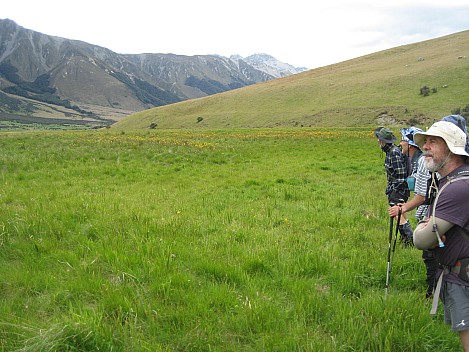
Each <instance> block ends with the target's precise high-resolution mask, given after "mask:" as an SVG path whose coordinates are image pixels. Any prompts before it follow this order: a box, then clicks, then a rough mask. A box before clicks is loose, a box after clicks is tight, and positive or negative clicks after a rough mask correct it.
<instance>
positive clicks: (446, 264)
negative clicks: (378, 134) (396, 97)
mask: <svg viewBox="0 0 469 352" xmlns="http://www.w3.org/2000/svg"><path fill="white" fill-rule="evenodd" d="M414 140H415V142H416V143H417V144H418V146H419V147H420V148H421V149H422V151H423V155H424V157H425V160H424V163H425V167H426V168H427V169H428V170H429V171H430V172H432V173H433V176H432V179H433V180H434V181H435V182H434V183H433V184H432V188H434V189H436V191H437V193H436V197H432V198H433V203H432V204H430V206H429V211H428V215H427V218H426V219H425V220H424V221H422V222H421V223H419V225H418V226H417V228H416V229H415V231H414V245H415V247H416V248H418V249H423V250H431V251H432V252H433V254H434V257H435V259H436V260H437V262H438V263H439V264H440V266H441V267H442V268H443V272H442V274H441V275H440V276H439V280H438V284H437V289H436V290H435V296H434V298H435V300H434V305H433V307H432V312H433V313H435V312H436V304H437V303H438V296H439V297H440V298H441V300H442V302H443V304H444V315H445V323H447V324H450V325H451V327H452V330H453V331H456V332H458V333H459V338H460V340H461V344H462V346H463V347H464V351H468V352H469V276H468V272H469V164H468V157H469V154H468V153H467V152H466V151H465V149H464V148H465V145H466V140H467V136H466V134H465V133H464V132H463V131H462V130H461V129H460V128H458V127H457V126H456V125H454V124H453V123H451V122H447V121H438V122H435V123H434V124H433V125H432V126H431V127H430V129H429V130H428V131H427V132H420V133H416V134H415V136H414ZM436 172H437V173H438V174H439V175H440V180H439V183H438V184H437V182H436V180H437V178H436V177H435V173H436ZM437 277H438V275H437ZM440 287H441V293H440V292H438V291H439V290H440Z"/></svg>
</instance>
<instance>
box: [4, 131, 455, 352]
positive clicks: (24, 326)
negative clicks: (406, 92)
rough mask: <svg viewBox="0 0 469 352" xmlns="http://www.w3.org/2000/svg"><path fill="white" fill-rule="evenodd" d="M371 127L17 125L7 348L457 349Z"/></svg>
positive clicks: (7, 144)
mask: <svg viewBox="0 0 469 352" xmlns="http://www.w3.org/2000/svg"><path fill="white" fill-rule="evenodd" d="M372 131H373V129H367V128H349V129H335V130H327V129H312V128H302V129H301V128H296V129H269V130H263V129H258V130H242V129H240V130H198V131H194V130H192V131H189V130H179V131H147V132H117V133H116V132H112V131H99V132H98V131H88V132H41V133H38V132H31V133H6V134H1V135H0V183H1V191H0V210H1V211H0V264H1V265H0V277H1V278H2V279H1V281H0V302H1V304H0V349H1V350H5V351H32V350H41V351H97V350H105V351H448V350H456V349H457V348H459V347H458V346H459V341H458V338H457V336H456V335H454V334H453V333H452V332H450V331H449V328H448V327H446V326H444V324H443V323H442V319H441V316H439V317H438V319H432V318H431V317H430V316H429V313H428V312H429V309H430V302H429V301H428V300H426V299H425V273H424V265H423V262H422V260H421V253H420V252H419V251H417V250H413V249H402V248H400V247H398V248H397V251H396V254H395V257H394V262H393V272H392V274H391V283H390V290H389V295H388V298H387V299H386V300H385V299H384V285H385V278H386V262H387V248H388V247H387V245H388V226H389V224H388V218H387V212H386V208H387V206H386V198H385V196H384V188H385V174H384V168H383V165H382V164H383V155H382V153H381V151H380V150H379V148H378V146H377V144H376V141H375V138H374V137H373V133H372ZM396 132H397V131H396ZM440 314H441V313H440Z"/></svg>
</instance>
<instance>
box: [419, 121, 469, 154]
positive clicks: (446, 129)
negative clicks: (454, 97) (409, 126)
mask: <svg viewBox="0 0 469 352" xmlns="http://www.w3.org/2000/svg"><path fill="white" fill-rule="evenodd" d="M425 136H434V137H441V138H443V139H444V140H445V142H446V145H447V146H448V149H449V150H450V151H451V153H453V154H457V155H464V156H469V154H468V153H466V151H465V149H464V148H465V146H466V134H465V133H464V132H463V131H462V130H461V129H460V128H459V127H458V126H456V125H455V124H453V123H451V122H448V121H437V122H435V123H434V124H433V125H432V126H431V127H430V128H429V129H428V131H427V132H417V133H416V134H415V135H414V141H415V143H417V145H418V146H419V147H420V149H422V147H423V145H424V144H425Z"/></svg>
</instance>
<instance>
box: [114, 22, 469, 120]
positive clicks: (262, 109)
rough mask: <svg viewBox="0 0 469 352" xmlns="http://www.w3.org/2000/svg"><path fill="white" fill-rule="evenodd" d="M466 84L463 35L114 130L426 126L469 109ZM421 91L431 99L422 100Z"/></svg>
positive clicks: (157, 111) (150, 113) (160, 113)
mask: <svg viewBox="0 0 469 352" xmlns="http://www.w3.org/2000/svg"><path fill="white" fill-rule="evenodd" d="M466 56H467V57H466ZM468 78H469V31H464V32H460V33H456V34H453V35H449V36H445V37H441V38H437V39H433V40H428V41H424V42H420V43H416V44H410V45H405V46H400V47H396V48H393V49H389V50H385V51H381V52H378V53H374V54H370V55H366V56H363V57H359V58H356V59H353V60H349V61H345V62H342V63H338V64H334V65H330V66H326V67H321V68H318V69H314V70H310V71H307V72H304V73H301V74H297V75H294V76H289V77H286V78H281V79H276V80H272V81H269V82H266V83H262V84H256V85H253V86H249V87H245V88H242V89H237V90H233V91H230V92H226V93H222V94H217V95H213V96H209V97H205V98H201V99H196V100H190V101H185V102H181V103H177V104H172V105H167V106H163V107H159V108H154V109H150V110H146V111H143V112H140V113H136V114H134V115H131V116H128V117H126V118H124V119H123V120H121V121H120V122H118V123H116V124H115V125H113V128H116V129H147V128H149V126H150V125H151V124H152V123H153V124H156V125H157V128H195V127H204V128H227V127H275V126H323V127H333V126H365V125H374V124H377V123H379V124H382V123H388V124H391V125H398V124H399V123H400V122H402V123H409V122H411V123H414V124H415V123H418V124H422V125H423V124H428V123H430V122H432V121H433V120H435V119H437V118H440V117H442V116H444V115H447V114H449V113H451V110H453V109H455V108H458V107H459V108H461V107H464V106H466V105H467V104H469V86H468V85H467V82H468ZM423 86H428V87H429V88H431V89H433V88H434V89H436V93H435V92H432V93H430V95H429V96H426V97H424V96H422V95H420V88H422V87H423Z"/></svg>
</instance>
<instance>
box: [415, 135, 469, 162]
mask: <svg viewBox="0 0 469 352" xmlns="http://www.w3.org/2000/svg"><path fill="white" fill-rule="evenodd" d="M425 136H431V137H440V138H442V139H443V140H444V141H445V143H446V145H447V147H448V149H449V150H450V151H451V153H453V154H457V155H462V156H469V154H468V153H467V152H466V150H465V147H456V146H454V145H449V144H448V142H446V135H445V134H444V133H441V132H440V131H439V130H437V129H434V130H433V131H432V129H431V128H430V129H429V130H428V131H427V132H417V133H416V134H414V142H415V143H417V145H418V146H419V148H420V149H422V148H423V145H424V144H425ZM422 150H423V149H422Z"/></svg>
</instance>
